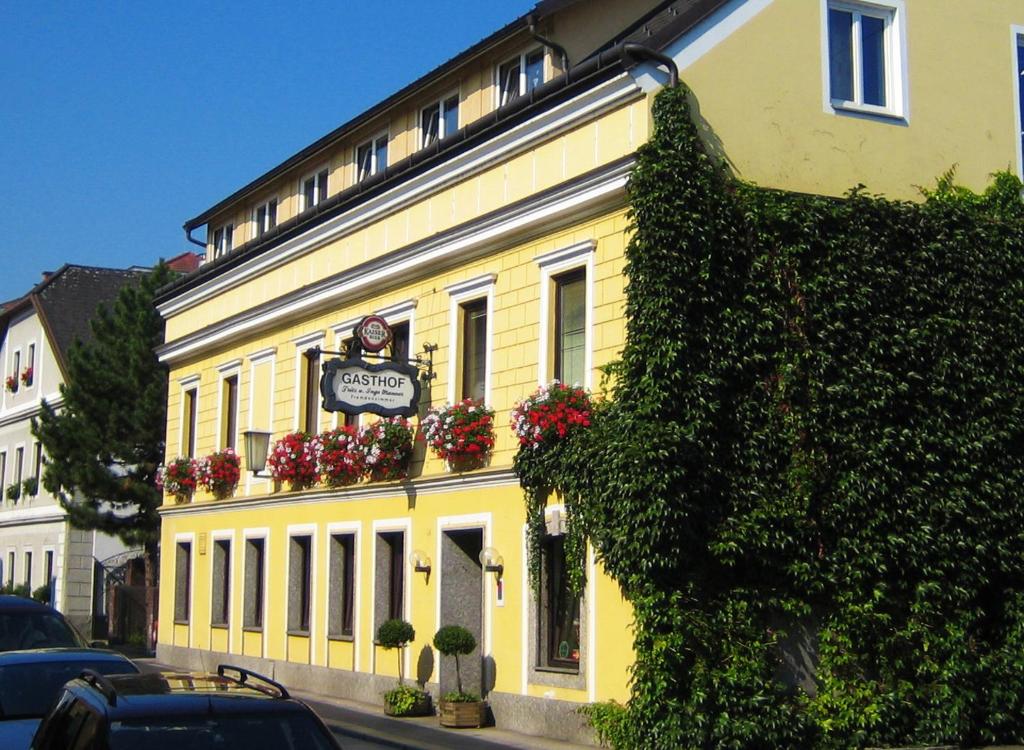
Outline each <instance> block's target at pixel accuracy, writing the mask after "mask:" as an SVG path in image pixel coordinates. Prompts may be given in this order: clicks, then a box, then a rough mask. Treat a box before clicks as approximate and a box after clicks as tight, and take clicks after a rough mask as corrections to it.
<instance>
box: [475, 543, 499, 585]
mask: <svg viewBox="0 0 1024 750" xmlns="http://www.w3.org/2000/svg"><path fill="white" fill-rule="evenodd" d="M480 564H481V565H483V566H484V572H485V573H494V574H495V576H496V577H497V578H499V579H500V578H501V575H502V573H504V572H505V558H503V557H502V556H501V555H500V554H499V553H498V550H496V549H494V547H484V548H483V549H482V550H480Z"/></svg>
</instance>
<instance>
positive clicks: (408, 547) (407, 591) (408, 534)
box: [356, 518, 413, 674]
mask: <svg viewBox="0 0 1024 750" xmlns="http://www.w3.org/2000/svg"><path fill="white" fill-rule="evenodd" d="M389 533H400V534H402V535H403V541H402V556H403V560H402V562H403V564H404V565H408V564H409V553H410V552H411V551H412V549H413V547H412V519H411V518H381V519H378V520H375V521H373V523H372V524H371V528H370V538H369V542H370V543H371V544H372V545H373V563H372V567H371V568H370V599H369V601H370V602H371V603H372V606H373V609H372V610H371V614H370V629H371V632H374V633H375V631H376V627H377V625H376V616H377V609H376V602H377V547H378V544H377V535H378V534H389ZM356 564H357V565H358V563H356ZM412 584H413V576H412V575H411V574H410V571H409V570H406V571H405V572H404V573H403V574H402V589H403V590H402V619H403V620H407V621H408V620H410V619H411V614H410V612H411V611H412ZM379 650H380V649H379V648H377V646H376V644H374V646H373V648H371V649H370V671H371V672H373V673H376V672H377V652H378V651H379ZM402 650H403V651H405V654H404V655H403V657H402V658H403V660H404V662H405V663H404V664H403V665H402V666H403V672H405V674H409V670H410V668H411V665H412V654H411V653H410V652H411V651H412V649H411V648H406V649H402Z"/></svg>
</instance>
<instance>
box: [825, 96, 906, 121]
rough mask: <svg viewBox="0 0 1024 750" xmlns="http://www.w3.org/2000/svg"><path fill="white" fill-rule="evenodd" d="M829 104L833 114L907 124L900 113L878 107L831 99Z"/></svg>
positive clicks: (904, 117)
mask: <svg viewBox="0 0 1024 750" xmlns="http://www.w3.org/2000/svg"><path fill="white" fill-rule="evenodd" d="M830 104H831V105H832V111H833V113H834V114H853V115H861V116H864V117H870V118H874V119H879V120H890V121H895V122H901V123H906V122H907V118H906V116H905V115H904V114H903V113H902V112H897V111H896V110H892V109H886V108H885V107H878V106H875V105H873V104H857V103H856V102H848V101H844V100H842V99H833V100H832V101H831V102H830Z"/></svg>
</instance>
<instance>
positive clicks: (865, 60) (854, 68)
mask: <svg viewBox="0 0 1024 750" xmlns="http://www.w3.org/2000/svg"><path fill="white" fill-rule="evenodd" d="M826 3H827V4H826V26H827V50H828V53H827V65H828V98H829V102H830V103H831V106H832V107H833V108H834V109H836V110H858V111H861V112H865V113H868V114H882V115H895V116H902V115H903V113H904V105H903V43H902V31H901V28H900V26H901V23H902V19H901V15H902V13H901V8H902V4H901V3H896V2H892V1H891V0H880V1H879V2H872V3H858V2H845V1H841V0H826Z"/></svg>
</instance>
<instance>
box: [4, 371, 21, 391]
mask: <svg viewBox="0 0 1024 750" xmlns="http://www.w3.org/2000/svg"><path fill="white" fill-rule="evenodd" d="M4 387H5V388H7V390H8V391H10V392H11V393H17V392H18V376H17V375H8V376H7V379H6V380H5V381H4Z"/></svg>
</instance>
